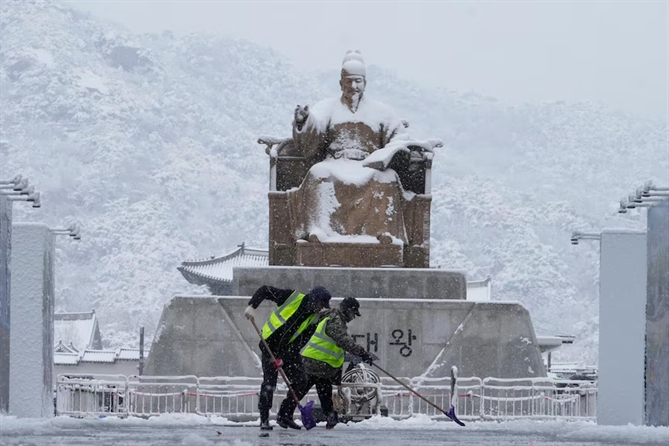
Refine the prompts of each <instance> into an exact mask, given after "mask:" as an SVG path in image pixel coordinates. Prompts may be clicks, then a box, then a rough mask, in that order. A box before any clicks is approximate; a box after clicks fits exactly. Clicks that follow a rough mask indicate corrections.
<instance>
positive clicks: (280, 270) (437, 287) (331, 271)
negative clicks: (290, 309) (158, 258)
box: [232, 266, 467, 300]
mask: <svg viewBox="0 0 669 446" xmlns="http://www.w3.org/2000/svg"><path fill="white" fill-rule="evenodd" d="M262 285H271V286H275V287H277V288H291V289H297V290H301V291H303V292H305V293H306V292H308V291H309V290H310V289H311V288H313V287H314V286H317V285H320V286H324V287H325V288H327V289H328V290H330V292H331V293H332V295H333V296H339V297H346V296H352V297H355V298H359V297H367V298H379V297H380V298H393V299H400V298H401V299H453V300H465V299H466V298H467V279H466V277H465V275H464V274H463V273H460V272H457V271H446V270H441V269H428V268H415V269H411V268H316V267H313V268H307V267H297V266H269V267H243V268H234V270H233V273H232V294H233V295H236V296H251V295H253V293H254V292H255V290H257V289H258V288H259V287H261V286H262Z"/></svg>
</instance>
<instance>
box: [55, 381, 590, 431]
mask: <svg viewBox="0 0 669 446" xmlns="http://www.w3.org/2000/svg"><path fill="white" fill-rule="evenodd" d="M400 379H402V380H403V381H404V382H406V383H407V384H409V385H410V386H411V387H413V388H415V389H416V390H417V391H419V392H420V393H421V394H422V395H423V396H425V397H426V398H427V399H429V400H430V401H432V402H433V403H435V404H436V405H437V406H439V407H442V408H444V409H448V407H449V405H450V402H451V391H450V379H449V378H420V377H419V378H400ZM261 382H262V378H247V377H197V376H136V375H132V376H129V377H126V376H124V375H59V376H58V379H57V382H56V413H57V414H58V415H71V416H86V415H115V416H120V417H125V416H139V417H150V416H153V415H159V414H165V413H195V414H199V415H204V416H224V417H226V418H228V419H230V420H233V421H248V420H255V419H258V418H259V417H260V414H259V412H258V391H259V388H260V384H261ZM342 387H344V390H346V391H347V392H349V394H350V392H355V391H356V389H360V387H375V388H376V390H377V391H378V394H379V395H380V401H376V402H375V403H374V404H369V405H367V406H366V407H365V410H366V411H367V412H366V413H361V414H360V415H362V416H365V415H372V414H375V413H379V412H378V409H379V407H382V408H385V409H387V413H388V416H389V417H392V418H394V419H404V418H409V417H411V416H414V415H417V414H424V415H427V416H429V417H431V418H433V419H446V416H445V415H443V414H442V413H440V412H439V411H437V410H436V409H435V408H434V407H432V406H430V405H428V404H426V403H425V402H424V401H423V400H421V399H420V398H418V397H415V396H414V395H413V394H412V393H411V392H408V391H407V390H406V389H405V388H404V387H402V386H400V385H399V384H397V383H396V382H395V381H392V380H390V379H389V378H385V377H382V378H381V383H380V384H344V385H343V386H342ZM286 390H287V389H286V386H285V385H284V384H283V383H281V384H278V385H277V389H276V391H275V393H274V397H275V400H276V401H279V400H280V399H283V398H284V397H285V396H286ZM456 393H457V395H458V397H457V413H458V417H459V418H461V419H463V420H503V419H514V418H534V419H545V418H551V419H556V418H560V419H589V420H594V419H595V418H596V416H597V412H596V411H597V387H596V384H594V383H591V382H588V381H569V380H559V381H555V380H552V379H550V378H524V379H522V378H521V379H500V378H485V379H481V378H476V377H471V378H458V385H457V387H456ZM308 400H317V395H316V392H315V390H313V389H312V391H311V392H310V393H309V394H307V395H306V396H305V398H304V399H303V403H306V401H308ZM275 406H277V405H276V404H275Z"/></svg>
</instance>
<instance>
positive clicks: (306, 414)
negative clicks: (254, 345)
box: [250, 318, 316, 430]
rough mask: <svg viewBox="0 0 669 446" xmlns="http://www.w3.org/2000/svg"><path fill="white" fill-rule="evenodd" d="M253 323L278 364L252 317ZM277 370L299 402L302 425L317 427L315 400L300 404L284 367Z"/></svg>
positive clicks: (273, 358) (270, 355)
mask: <svg viewBox="0 0 669 446" xmlns="http://www.w3.org/2000/svg"><path fill="white" fill-rule="evenodd" d="M250 321H251V323H252V324H253V328H255V329H256V333H258V336H260V340H261V341H262V343H263V345H264V346H265V348H266V349H267V353H269V357H270V358H271V359H272V362H273V363H274V364H275V366H276V358H275V357H274V353H272V350H270V348H269V345H267V342H266V341H265V339H264V338H263V337H262V333H260V330H259V329H258V326H257V325H256V321H255V319H253V318H251V319H250ZM277 370H278V371H279V373H280V374H281V377H282V378H283V380H284V382H285V383H286V386H287V387H288V391H289V392H290V394H291V395H292V396H293V399H294V400H295V402H296V403H297V407H298V409H300V415H301V419H302V425H303V426H304V428H305V429H306V430H309V429H312V428H314V427H316V420H315V419H314V416H313V415H312V414H311V411H312V410H313V407H314V402H313V401H309V402H308V403H307V405H306V406H302V405H301V404H300V400H299V398H297V395H296V394H295V391H294V390H293V387H292V386H291V385H290V381H289V380H288V377H287V376H286V373H285V372H284V371H283V367H281V366H278V367H277Z"/></svg>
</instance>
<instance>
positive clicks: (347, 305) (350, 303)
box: [339, 297, 360, 316]
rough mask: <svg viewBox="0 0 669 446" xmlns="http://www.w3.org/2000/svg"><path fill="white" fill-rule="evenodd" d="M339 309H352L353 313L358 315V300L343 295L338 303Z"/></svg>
mask: <svg viewBox="0 0 669 446" xmlns="http://www.w3.org/2000/svg"><path fill="white" fill-rule="evenodd" d="M339 309H340V310H341V311H346V310H353V314H355V315H356V316H360V302H358V300H357V299H356V298H354V297H345V298H344V300H342V301H341V303H340V304H339Z"/></svg>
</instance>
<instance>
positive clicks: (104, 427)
mask: <svg viewBox="0 0 669 446" xmlns="http://www.w3.org/2000/svg"><path fill="white" fill-rule="evenodd" d="M322 424H323V423H321V424H319V426H318V427H316V428H314V429H312V430H310V431H304V430H302V431H288V430H284V429H281V428H279V427H277V426H275V428H274V430H273V431H272V432H270V434H269V437H268V438H262V437H259V434H260V431H259V429H258V428H257V427H256V426H257V422H249V423H233V422H230V421H228V420H227V419H225V418H205V417H202V416H198V415H164V416H160V417H153V418H150V419H148V420H144V419H138V418H130V419H118V418H113V417H110V418H103V419H97V418H87V419H74V418H69V417H57V418H54V419H50V420H42V419H17V418H15V417H7V416H2V417H0V443H1V444H2V445H8V446H9V445H26V446H28V445H84V444H85V445H91V444H94V445H98V444H99V445H107V444H113V445H115V446H122V445H134V444H142V445H239V446H241V445H276V444H281V445H304V444H309V445H314V446H316V445H328V446H337V445H349V444H364V445H371V444H383V445H418V444H420V445H455V444H457V445H528V444H529V445H556V446H557V445H560V446H576V445H579V446H585V445H588V446H592V445H632V444H643V445H653V444H657V445H666V444H668V443H669V428H666V427H646V426H597V425H596V424H595V423H592V422H582V421H572V422H569V421H529V420H521V421H506V422H500V423H497V422H470V423H467V426H466V427H458V426H456V425H454V424H453V423H448V422H443V421H433V420H430V419H429V418H428V417H426V416H417V417H414V418H411V419H408V420H404V421H395V420H392V419H390V418H381V417H376V418H372V419H370V420H366V421H363V422H360V423H350V424H348V425H344V424H340V425H338V426H337V427H336V428H335V429H334V430H331V431H327V430H325V429H324V426H323V425H322Z"/></svg>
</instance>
